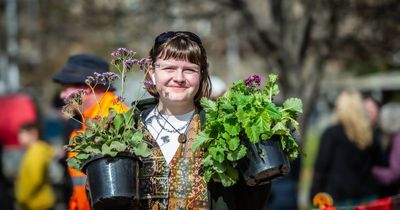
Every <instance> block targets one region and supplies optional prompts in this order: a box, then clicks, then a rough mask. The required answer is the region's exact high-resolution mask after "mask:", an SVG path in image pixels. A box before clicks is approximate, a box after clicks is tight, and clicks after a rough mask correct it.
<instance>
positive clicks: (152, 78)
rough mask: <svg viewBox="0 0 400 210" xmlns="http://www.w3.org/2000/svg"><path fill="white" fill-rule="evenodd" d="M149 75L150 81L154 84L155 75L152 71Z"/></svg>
mask: <svg viewBox="0 0 400 210" xmlns="http://www.w3.org/2000/svg"><path fill="white" fill-rule="evenodd" d="M150 77H151V81H152V82H153V84H154V85H155V84H156V76H155V75H154V73H153V74H151V75H150Z"/></svg>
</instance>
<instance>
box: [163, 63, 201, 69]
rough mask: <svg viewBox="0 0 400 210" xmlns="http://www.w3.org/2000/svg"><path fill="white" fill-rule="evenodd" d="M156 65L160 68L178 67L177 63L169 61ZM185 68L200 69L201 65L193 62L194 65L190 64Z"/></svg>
mask: <svg viewBox="0 0 400 210" xmlns="http://www.w3.org/2000/svg"><path fill="white" fill-rule="evenodd" d="M156 65H158V66H159V67H160V68H165V67H170V68H178V66H177V65H174V64H168V63H166V64H163V65H160V63H157V64H156ZM184 69H200V66H199V65H197V64H193V65H190V66H186V67H185V68H184Z"/></svg>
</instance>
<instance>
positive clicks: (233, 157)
mask: <svg viewBox="0 0 400 210" xmlns="http://www.w3.org/2000/svg"><path fill="white" fill-rule="evenodd" d="M246 154H247V148H246V147H245V146H243V145H239V147H238V148H237V149H236V150H235V151H232V152H229V153H227V154H226V159H227V160H229V161H238V160H240V159H242V158H243V157H245V156H246Z"/></svg>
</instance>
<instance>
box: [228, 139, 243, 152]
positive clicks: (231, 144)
mask: <svg viewBox="0 0 400 210" xmlns="http://www.w3.org/2000/svg"><path fill="white" fill-rule="evenodd" d="M227 144H228V148H229V150H231V151H234V150H236V149H237V148H238V147H239V144H240V139H239V138H238V137H231V138H229V139H227Z"/></svg>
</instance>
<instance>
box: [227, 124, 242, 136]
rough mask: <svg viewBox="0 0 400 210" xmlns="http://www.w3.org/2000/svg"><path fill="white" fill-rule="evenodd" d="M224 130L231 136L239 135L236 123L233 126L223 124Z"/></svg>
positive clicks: (238, 127)
mask: <svg viewBox="0 0 400 210" xmlns="http://www.w3.org/2000/svg"><path fill="white" fill-rule="evenodd" d="M224 128H225V130H226V132H228V133H229V134H230V135H232V136H236V135H239V133H240V126H239V123H236V124H234V125H231V124H224Z"/></svg>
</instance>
